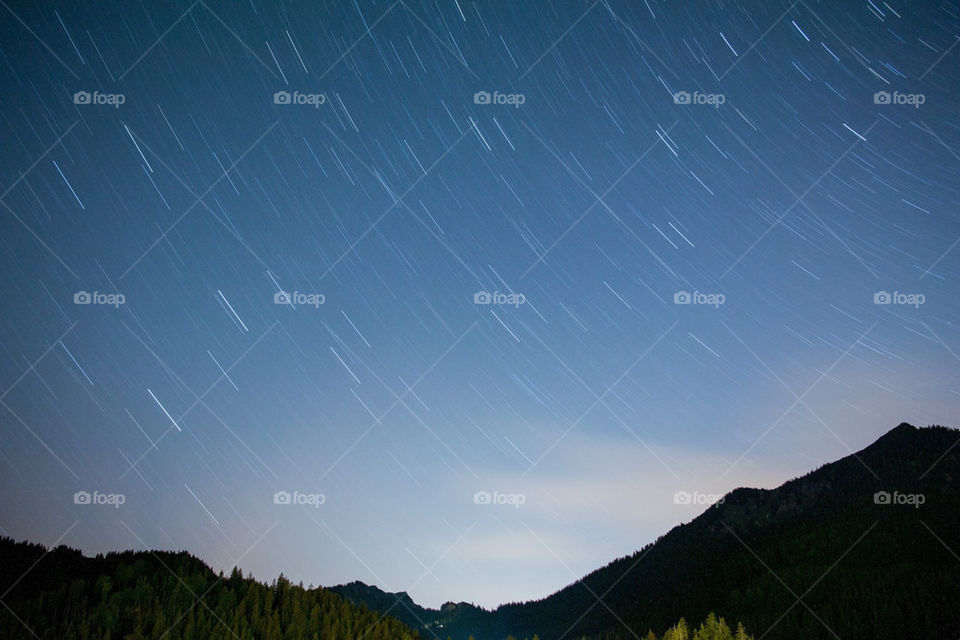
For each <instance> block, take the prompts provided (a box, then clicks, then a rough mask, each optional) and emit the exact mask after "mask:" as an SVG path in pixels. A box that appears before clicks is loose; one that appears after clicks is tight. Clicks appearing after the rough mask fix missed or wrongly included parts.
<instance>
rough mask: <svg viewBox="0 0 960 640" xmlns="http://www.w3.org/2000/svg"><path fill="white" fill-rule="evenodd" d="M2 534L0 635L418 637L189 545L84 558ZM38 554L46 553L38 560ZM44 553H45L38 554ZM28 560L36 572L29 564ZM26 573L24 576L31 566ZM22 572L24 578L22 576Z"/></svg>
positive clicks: (93, 639) (109, 639)
mask: <svg viewBox="0 0 960 640" xmlns="http://www.w3.org/2000/svg"><path fill="white" fill-rule="evenodd" d="M44 552H45V550H44V549H43V547H41V546H39V545H31V544H25V543H20V544H16V543H14V542H13V540H11V539H10V538H3V539H0V593H4V592H7V591H8V590H9V593H8V594H7V595H6V596H5V597H4V598H3V602H4V604H6V605H7V607H9V608H6V607H3V608H0V638H4V639H5V640H6V639H13V638H40V639H42V640H47V639H51V640H54V639H56V640H67V639H69V640H159V639H160V638H163V640H238V639H239V640H358V639H361V638H362V639H363V640H419V637H420V636H419V635H418V634H417V633H416V632H414V631H412V630H410V629H409V628H408V627H406V626H404V625H403V624H402V623H400V622H399V621H397V620H395V619H393V618H390V617H386V616H381V615H380V614H378V613H375V612H372V611H369V610H368V609H366V608H364V607H357V606H355V605H353V604H350V603H349V602H347V601H346V600H344V599H342V598H341V597H340V596H338V595H336V594H334V593H332V592H330V591H328V590H326V589H306V588H304V587H303V586H302V585H294V584H291V583H290V581H289V580H287V579H286V578H284V577H283V576H280V577H279V578H278V579H277V580H276V581H275V582H274V583H273V584H270V585H267V584H263V583H261V582H257V581H256V580H253V579H252V578H250V577H246V578H245V577H243V575H242V574H241V573H240V571H239V570H238V569H234V570H233V572H232V573H231V574H230V575H229V576H224V575H223V574H222V573H221V574H219V575H218V574H216V573H214V572H213V571H212V570H211V569H210V568H209V567H207V566H206V565H205V564H203V563H202V562H201V561H200V560H198V559H197V558H194V557H193V556H191V555H189V554H187V553H167V552H158V553H151V552H138V553H134V552H124V553H111V554H108V555H106V556H97V557H96V558H85V557H83V556H82V554H80V552H79V551H77V550H75V549H69V548H66V547H58V548H57V549H53V550H51V551H50V553H48V554H47V555H46V556H43V554H44ZM41 556H43V557H42V559H41ZM38 560H39V562H38ZM34 563H35V566H33V568H32V569H30V567H31V565H34ZM28 569H29V571H28ZM24 574H25V575H24ZM21 576H22V578H21Z"/></svg>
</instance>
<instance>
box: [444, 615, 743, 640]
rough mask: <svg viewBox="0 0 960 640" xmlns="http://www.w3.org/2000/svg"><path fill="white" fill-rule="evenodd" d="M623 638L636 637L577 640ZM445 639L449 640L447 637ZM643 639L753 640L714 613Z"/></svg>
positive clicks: (615, 639) (614, 636)
mask: <svg viewBox="0 0 960 640" xmlns="http://www.w3.org/2000/svg"><path fill="white" fill-rule="evenodd" d="M622 638H623V639H625V638H634V639H635V638H637V636H635V635H634V634H633V632H632V631H628V630H627V629H623V631H622V633H621V632H612V633H605V634H602V635H599V636H581V637H579V639H578V640H621V639H622ZM447 640H450V638H448V639H447ZM468 640H474V638H473V636H470V638H469V639H468ZM507 640H517V638H515V637H514V636H512V635H511V636H507ZM524 640H530V639H529V638H524ZM533 640H540V636H537V635H535V636H533ZM643 640H754V639H753V636H751V635H749V634H748V633H747V631H746V629H744V628H743V624H741V623H737V628H736V630H735V631H734V630H731V629H730V627H729V626H728V625H727V621H726V620H724V619H723V618H722V617H717V616H716V615H715V614H713V613H711V614H710V615H708V616H707V619H706V620H704V621H703V622H701V623H700V626H699V627H694V628H691V627H690V626H688V625H687V621H686V620H684V619H683V618H680V622H678V623H677V624H675V625H673V626H672V627H670V628H669V629H667V630H666V631H665V632H664V633H663V635H662V636H660V637H659V638H658V637H657V634H655V633H654V632H653V631H648V632H647V635H645V636H643Z"/></svg>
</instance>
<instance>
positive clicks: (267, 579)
mask: <svg viewBox="0 0 960 640" xmlns="http://www.w3.org/2000/svg"><path fill="white" fill-rule="evenodd" d="M904 424H908V425H910V426H912V427H914V428H916V429H917V430H923V429H930V428H933V427H936V426H947V425H936V424H930V425H925V426H918V425H915V424H913V423H912V422H909V421H900V422H898V423H897V425H896V426H894V427H891V428H890V429H888V430H887V431H885V432H883V433H882V434H880V436H879V437H878V438H877V439H875V440H873V441H872V442H870V443H869V444H868V445H865V446H864V447H862V448H859V449H856V451H855V452H854V453H859V452H861V451H863V449H865V448H867V447H868V446H870V445H872V444H874V443H876V442H877V440H879V439H880V438H882V437H883V436H885V435H887V434H889V433H891V432H892V431H894V430H895V429H897V428H899V427H900V426H902V425H904ZM947 428H949V429H953V430H957V429H960V428H958V427H949V426H947ZM842 459H843V458H838V459H836V460H828V461H826V462H823V463H818V464H817V465H816V466H815V467H813V468H811V469H809V470H808V472H811V471H814V470H815V469H819V468H820V467H822V466H824V465H827V464H831V463H833V462H839V461H840V460H842ZM804 475H806V472H805V473H801V474H799V475H798V476H794V477H792V478H789V479H787V480H784V482H782V483H779V484H777V485H775V486H770V487H747V486H740V487H736V488H734V489H731V491H736V490H738V489H760V490H770V489H774V488H777V487H779V486H782V484H784V483H787V482H790V481H792V480H795V479H797V478H800V477H802V476H804ZM729 493H730V492H727V494H724V497H725V496H726V495H728V494H729ZM709 508H710V507H709V506H704V507H703V509H704V511H705V510H706V509H709ZM702 513H703V512H702V511H701V512H698V513H696V514H695V515H694V516H693V518H691V519H690V520H685V521H682V522H676V523H674V524H672V525H670V526H669V527H668V528H667V529H665V530H664V531H663V532H662V533H660V534H658V535H657V536H656V538H654V539H652V540H650V541H649V542H644V543H642V544H640V545H638V546H637V548H636V549H635V550H634V551H639V550H640V549H642V548H643V547H645V546H647V545H648V544H653V543H654V542H656V540H657V539H658V538H660V537H661V536H663V535H666V534H667V533H668V532H669V531H670V530H672V529H674V528H675V527H678V526H682V525H685V524H689V523H690V522H692V521H693V520H694V519H696V518H697V517H699V516H700V515H702ZM14 542H18V543H19V542H26V543H32V542H33V541H31V540H26V539H24V540H14ZM71 548H72V547H71ZM77 550H78V551H80V552H81V553H83V555H84V556H86V557H95V556H97V555H108V554H110V553H128V552H131V553H137V552H158V553H188V554H191V555H194V557H198V558H199V556H196V554H193V553H192V552H191V551H190V550H189V549H168V548H158V549H149V550H145V549H136V548H128V549H113V550H110V551H101V552H96V553H88V552H84V550H83V549H77ZM632 553H633V552H630V553H628V554H626V555H627V556H629V555H632ZM619 557H623V556H619ZM199 559H200V560H201V561H203V562H205V563H207V561H206V560H204V559H203V558H199ZM615 559H617V558H610V559H609V561H613V560H615ZM207 564H208V566H210V568H211V570H213V571H214V572H222V573H223V574H225V575H229V573H230V571H232V570H233V568H237V569H239V570H240V572H241V573H242V575H243V576H244V577H252V578H253V579H254V580H257V581H258V582H261V583H263V584H271V583H273V582H274V581H276V580H277V578H279V576H281V575H282V576H284V577H285V578H287V579H288V580H290V581H291V582H292V583H294V584H300V585H302V586H303V587H304V588H311V587H312V588H320V589H330V588H334V587H340V586H346V585H349V584H354V583H357V584H363V585H366V586H368V587H376V588H378V589H380V590H381V591H383V592H384V593H387V594H389V595H393V594H406V595H408V596H410V594H409V593H407V592H406V591H388V590H387V589H386V588H384V586H383V585H379V584H376V583H366V582H363V581H361V580H351V581H349V582H343V583H338V584H318V583H315V582H312V581H307V580H295V579H292V578H291V575H290V573H289V572H287V571H281V572H280V573H279V574H277V575H275V576H272V577H270V576H259V575H255V574H253V573H252V572H249V571H246V570H245V569H244V567H242V566H236V565H235V567H214V566H212V565H209V563H207ZM602 566H603V564H600V565H598V566H597V567H595V568H594V569H592V570H591V571H590V573H592V572H593V571H595V570H597V569H599V568H600V567H602ZM585 575H587V574H585ZM577 581H579V578H578V579H577V580H573V581H571V582H570V583H567V584H564V585H561V586H559V587H557V588H556V589H555V590H553V591H551V592H550V593H544V594H541V595H539V596H535V597H533V598H530V599H528V600H524V601H523V602H531V601H536V600H541V599H543V598H546V597H548V596H551V595H553V594H555V593H557V592H558V591H561V590H563V589H565V588H566V587H568V586H570V585H572V584H575V583H576V582H577ZM410 599H411V600H412V601H413V602H414V604H417V605H419V606H421V607H424V608H426V609H435V610H439V609H441V608H442V607H443V606H444V605H447V604H468V605H473V606H477V607H480V608H482V609H484V610H486V611H493V610H496V609H497V608H499V607H501V606H504V605H507V604H513V603H512V602H508V601H504V602H500V603H498V604H495V605H493V606H483V605H480V604H477V603H475V602H470V601H467V600H462V599H461V600H457V599H451V600H447V601H445V602H441V603H437V604H433V603H429V604H428V603H424V602H420V601H418V600H417V599H416V598H414V597H412V596H410Z"/></svg>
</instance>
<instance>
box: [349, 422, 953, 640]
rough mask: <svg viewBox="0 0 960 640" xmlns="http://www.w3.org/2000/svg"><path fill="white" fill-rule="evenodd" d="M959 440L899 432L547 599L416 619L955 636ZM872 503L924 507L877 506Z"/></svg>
mask: <svg viewBox="0 0 960 640" xmlns="http://www.w3.org/2000/svg"><path fill="white" fill-rule="evenodd" d="M958 440H960V432H958V431H957V430H953V429H946V428H943V427H930V428H925V429H917V428H916V427H914V426H912V425H909V424H906V423H904V424H901V425H899V426H898V427H896V428H894V429H893V430H891V431H890V432H888V433H887V434H885V435H884V436H883V437H881V438H880V439H878V440H877V441H876V442H874V443H873V444H872V445H870V446H868V447H867V448H865V449H864V450H862V451H860V452H858V453H856V454H853V455H850V456H847V457H844V458H842V459H840V460H838V461H836V462H833V463H830V464H827V465H824V466H822V467H820V468H819V469H817V470H815V471H812V472H810V473H808V474H807V475H805V476H802V477H800V478H797V479H795V480H792V481H789V482H787V483H785V484H783V485H782V486H780V487H778V488H776V489H773V490H760V489H745V488H741V489H737V490H735V491H733V492H731V493H730V494H728V495H727V496H726V499H725V500H724V501H723V503H722V504H718V505H714V506H712V507H710V508H709V509H707V511H706V512H704V513H703V514H702V515H700V516H699V517H697V518H696V519H694V520H693V521H692V522H690V523H687V524H683V525H679V526H677V527H674V528H673V529H672V530H671V531H669V532H668V533H667V534H665V535H664V536H662V537H661V538H660V539H658V540H657V541H656V542H655V543H654V544H651V545H648V546H646V547H644V548H642V549H640V550H639V551H637V552H636V553H634V554H632V555H630V556H627V557H624V558H620V559H617V560H615V561H613V562H611V563H610V564H608V565H607V566H605V567H603V568H601V569H598V570H596V571H594V572H592V573H590V574H589V575H587V576H585V577H584V578H582V579H581V580H579V581H577V582H575V583H574V584H571V585H570V586H568V587H566V588H564V589H562V590H560V591H559V592H557V593H555V594H553V595H551V596H549V597H547V598H545V599H543V600H539V601H535V602H527V603H522V604H509V605H504V606H501V607H499V608H498V609H496V610H495V611H493V612H486V611H483V610H481V609H477V608H475V607H472V606H470V605H464V604H460V605H445V606H444V607H443V609H442V610H441V611H439V612H438V611H435V610H427V609H421V608H417V615H418V616H419V617H420V618H421V619H422V620H423V621H424V622H425V623H427V624H428V625H430V626H436V625H439V624H442V625H443V633H444V635H450V636H451V637H452V638H454V640H467V638H468V636H470V635H473V636H474V638H475V639H476V640H495V639H499V638H503V637H505V636H506V635H507V634H508V633H512V634H513V635H515V636H517V637H524V636H532V635H533V634H539V637H540V638H541V639H542V640H559V638H579V637H582V636H588V637H603V638H632V637H634V635H633V634H634V633H635V634H636V635H637V636H641V637H642V636H643V634H644V633H646V631H647V629H650V628H653V629H662V628H666V627H667V626H668V625H669V624H671V622H672V621H674V620H677V619H678V618H679V617H681V616H687V617H688V618H692V619H701V618H702V617H704V616H706V615H707V613H708V612H710V611H716V612H717V613H718V614H720V615H723V616H726V617H727V618H728V619H734V620H741V621H742V622H743V623H744V624H745V625H746V626H747V628H748V629H750V630H752V631H753V632H755V633H758V637H759V635H762V634H763V631H764V630H766V629H771V627H772V629H771V631H770V632H769V634H768V636H767V637H773V638H804V639H814V638H835V637H837V636H839V637H842V638H844V639H845V640H846V639H853V638H864V639H867V638H869V639H871V640H873V639H881V638H919V637H931V638H956V637H960V608H958V607H957V606H956V603H957V602H960V557H958V556H957V553H958V551H960V530H958V525H957V523H958V522H960V519H958V514H960V493H958V488H960V487H958V483H960V446H954V445H955V444H956V443H957V441H958ZM874 474H876V477H875V476H874ZM877 492H887V493H889V494H890V495H891V496H895V497H894V498H893V500H891V501H892V502H893V501H896V500H897V499H900V500H907V498H904V497H903V496H905V495H907V496H909V495H915V494H920V495H922V496H923V499H922V500H923V503H922V504H920V505H915V504H877V503H875V497H874V494H875V493H877ZM895 492H896V493H895ZM376 591H379V590H376ZM361 593H362V590H360V589H358V588H357V587H354V588H353V589H352V592H351V593H350V594H344V595H346V596H347V597H350V598H351V599H353V600H354V601H355V602H366V603H367V604H368V606H371V607H372V608H377V607H378V606H381V605H379V603H380V602H388V603H390V604H392V603H393V602H395V601H396V599H395V598H393V599H390V598H383V595H382V594H383V592H379V594H381V595H379V596H378V597H370V598H369V599H364V598H360V597H359V595H360V594H361ZM368 593H369V594H373V593H374V592H368ZM594 594H597V595H598V596H602V599H603V604H598V601H597V598H596V597H595V596H594ZM798 597H799V598H800V600H798ZM398 606H399V605H398ZM413 606H416V605H413ZM404 609H407V607H404ZM424 616H430V617H424ZM621 621H622V622H621ZM625 625H626V626H629V627H630V630H628V629H627V628H626V626H625ZM834 634H836V635H834Z"/></svg>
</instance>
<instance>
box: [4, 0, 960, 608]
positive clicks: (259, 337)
mask: <svg viewBox="0 0 960 640" xmlns="http://www.w3.org/2000/svg"><path fill="white" fill-rule="evenodd" d="M0 5H2V8H0V14H2V15H3V18H4V19H3V20H2V23H0V34H2V36H0V56H2V63H0V76H2V82H3V98H2V103H0V114H2V117H3V121H2V123H0V140H2V149H3V152H2V156H0V194H2V195H0V204H2V205H3V206H2V207H0V265H2V273H3V278H2V282H0V299H2V314H0V336H2V339H0V394H2V395H0V404H2V407H0V534H2V535H7V536H12V537H14V538H17V539H22V538H28V539H31V540H35V541H38V542H43V543H44V544H54V543H57V544H69V545H71V546H74V547H78V548H80V549H82V550H84V551H85V552H87V553H99V552H105V551H109V550H117V549H128V548H133V549H144V548H155V549H174V550H179V549H185V550H188V551H190V552H191V553H194V554H196V555H198V556H199V557H201V558H203V559H204V560H206V561H208V562H210V563H211V565H212V566H214V567H215V568H217V569H224V570H227V571H229V569H230V568H232V567H233V566H234V565H238V566H240V567H241V568H243V569H244V570H245V571H246V570H249V571H252V572H253V574H254V575H255V576H257V577H258V578H261V579H271V578H272V577H273V576H276V575H278V574H279V573H281V572H283V573H284V574H285V575H287V576H288V577H290V578H291V579H293V580H294V581H301V580H302V581H303V582H304V583H305V584H311V583H312V584H316V585H334V584H338V583H344V582H349V581H351V580H363V581H364V582H367V583H370V584H376V585H377V586H379V587H381V588H383V589H386V590H389V591H408V592H409V593H410V594H411V596H412V597H413V598H414V599H415V600H416V601H417V602H419V603H421V604H424V605H429V606H438V605H439V604H441V603H442V602H444V601H446V600H455V601H460V600H465V601H472V602H476V603H478V604H481V605H483V606H488V607H489V606H494V605H496V604H499V603H501V602H507V601H517V600H522V599H530V598H539V597H542V596H544V595H547V594H548V593H551V592H553V591H555V590H556V589H558V588H560V587H562V586H564V585H566V584H569V583H570V582H572V581H574V580H575V579H577V578H578V577H579V576H580V575H582V574H583V573H585V572H586V571H589V570H590V569H592V568H594V567H597V566H600V565H602V564H604V563H606V562H608V561H609V560H610V559H612V558H615V557H618V556H622V555H624V554H627V553H631V552H632V551H634V550H635V549H638V548H640V547H641V546H643V545H644V544H647V543H648V542H651V541H653V540H654V539H655V538H656V537H657V536H659V535H661V534H662V533H664V532H665V531H666V530H668V529H669V528H670V527H671V526H672V525H673V524H674V523H676V522H680V521H685V520H689V519H691V518H692V517H694V516H695V515H696V514H697V513H699V512H700V511H702V509H703V505H702V504H701V505H697V504H678V503H677V501H676V500H675V499H674V495H675V494H676V492H678V491H687V492H701V493H703V494H720V495H722V494H723V493H724V492H726V491H729V490H730V489H732V488H735V487H738V486H756V487H771V486H775V485H776V484H778V483H779V482H782V481H784V480H786V479H788V478H790V477H793V476H795V475H797V474H799V473H802V472H804V471H806V470H808V469H810V468H813V467H815V466H817V465H819V464H822V463H824V462H826V461H828V460H832V459H835V458H837V457H840V456H844V455H848V454H849V453H851V452H852V451H855V450H858V449H860V448H862V447H863V446H865V445H866V444H868V443H869V442H872V441H873V440H874V439H876V437H878V436H879V435H880V434H881V433H883V432H885V431H886V430H888V429H890V428H891V427H893V426H894V425H896V424H898V423H899V422H902V421H909V422H912V423H916V424H931V423H941V424H955V423H956V415H957V408H958V404H960V328H958V326H957V324H956V321H955V319H956V317H957V315H958V312H960V288H958V287H957V286H956V278H957V277H958V276H960V247H958V245H960V215H958V214H960V190H958V186H960V118H958V114H960V73H958V72H960V8H958V6H957V4H956V3H952V2H936V1H934V2H924V3H905V2H890V3H887V2H877V1H872V0H867V1H866V2H859V1H858V2H817V1H815V0H796V1H795V2H792V3H788V2H784V1H776V2H759V1H757V2H740V1H733V2H662V1H658V0H644V2H621V1H613V0H611V1H601V0H597V1H595V2H591V1H589V0H587V1H584V2H581V1H563V2H538V1H537V2H535V1H527V0H523V1H516V2H514V1H510V2H503V1H498V2H473V1H464V0H451V1H447V0H441V1H437V2H431V1H420V0H396V1H395V2H392V3H391V2H390V1H389V0H387V1H386V2H384V1H377V2H365V1H362V0H352V1H350V2H322V3H293V2H262V1H260V0H249V1H248V2H215V1H213V0H196V1H194V2H192V3H189V2H164V3H126V2H115V1H107V2H98V3H87V2H69V3H62V2H55V3H46V2H9V4H7V3H6V2H0Z"/></svg>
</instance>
